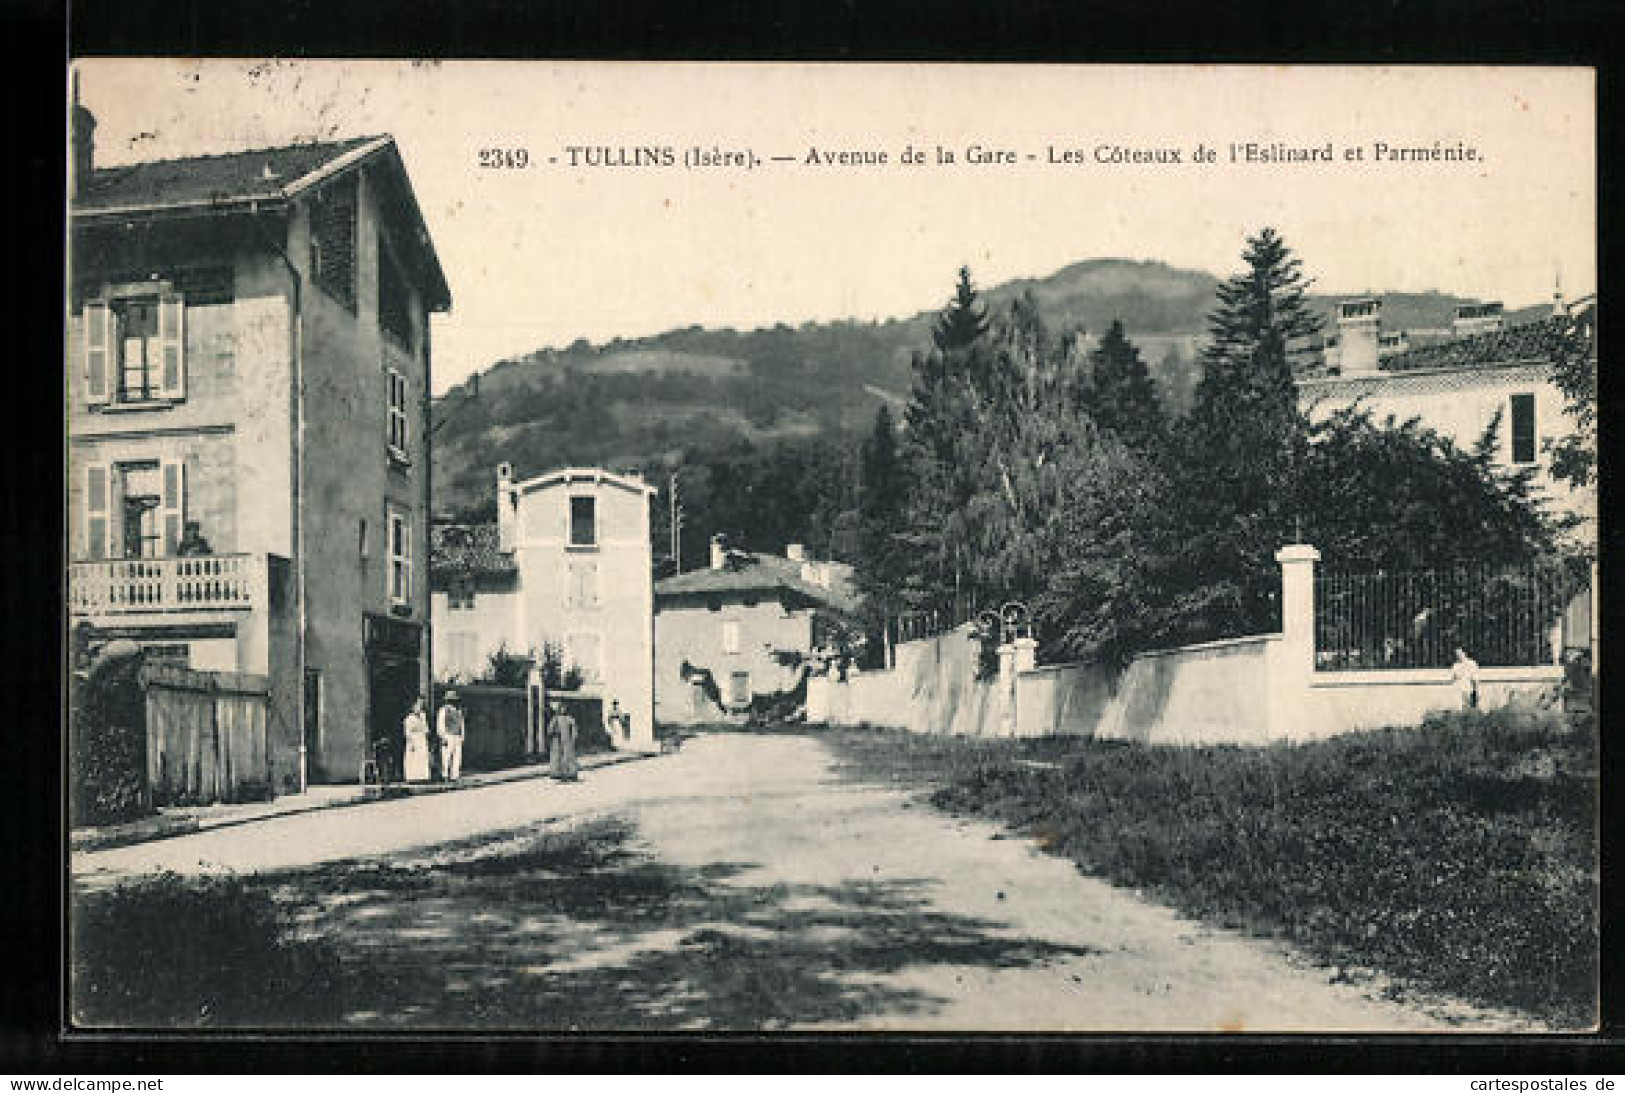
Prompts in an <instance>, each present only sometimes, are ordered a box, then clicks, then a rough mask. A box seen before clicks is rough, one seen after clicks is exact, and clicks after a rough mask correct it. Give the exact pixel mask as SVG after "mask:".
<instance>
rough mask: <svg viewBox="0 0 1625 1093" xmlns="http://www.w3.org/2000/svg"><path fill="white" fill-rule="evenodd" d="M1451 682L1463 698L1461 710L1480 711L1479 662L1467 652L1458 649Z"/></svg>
mask: <svg viewBox="0 0 1625 1093" xmlns="http://www.w3.org/2000/svg"><path fill="white" fill-rule="evenodd" d="M1450 680H1451V682H1452V683H1454V684H1455V685H1456V693H1457V694H1459V695H1460V696H1461V708H1462V709H1464V710H1476V709H1478V661H1476V660H1474V659H1473V658H1472V657H1470V656H1468V655H1467V650H1465V649H1462V648H1460V647H1459V646H1458V647H1457V649H1456V662H1455V663H1454V664H1452V665H1451V666H1450Z"/></svg>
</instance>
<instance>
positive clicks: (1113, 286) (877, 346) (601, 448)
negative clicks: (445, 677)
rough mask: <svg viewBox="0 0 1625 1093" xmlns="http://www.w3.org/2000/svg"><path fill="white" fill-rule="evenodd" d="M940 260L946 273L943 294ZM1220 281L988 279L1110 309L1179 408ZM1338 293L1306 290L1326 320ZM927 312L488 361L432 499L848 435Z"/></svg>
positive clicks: (1076, 317)
mask: <svg viewBox="0 0 1625 1093" xmlns="http://www.w3.org/2000/svg"><path fill="white" fill-rule="evenodd" d="M951 274H952V271H944V278H943V283H944V297H945V298H946V294H947V293H946V289H947V286H948V285H949V283H950V281H951ZM1216 287H1217V280H1216V279H1215V278H1214V277H1213V276H1212V275H1210V274H1207V273H1203V272H1200V271H1196V270H1184V269H1176V268H1174V267H1171V266H1168V265H1165V264H1163V263H1161V262H1142V261H1127V260H1123V259H1111V258H1106V259H1090V260H1087V261H1083V262H1077V263H1074V264H1073V265H1070V266H1067V267H1066V268H1064V269H1061V270H1058V271H1056V272H1055V273H1053V274H1050V275H1049V276H1047V277H1042V278H1036V279H1026V280H1017V281H1010V282H1007V283H1004V284H1001V285H996V286H992V287H990V288H986V289H984V296H985V297H986V299H987V300H988V303H989V306H990V307H991V308H993V309H1002V308H1005V307H1008V306H1009V304H1010V302H1011V301H1012V300H1014V299H1015V298H1016V297H1017V296H1018V295H1019V294H1021V293H1023V292H1027V291H1031V292H1032V293H1033V295H1034V296H1035V297H1036V298H1037V299H1038V302H1039V305H1040V307H1041V309H1042V312H1043V315H1044V317H1045V319H1046V321H1047V322H1048V323H1049V324H1050V326H1051V328H1052V329H1054V330H1056V331H1057V332H1064V331H1069V330H1078V329H1081V330H1083V331H1085V332H1087V333H1089V334H1092V335H1098V334H1099V332H1101V331H1102V330H1104V329H1105V328H1106V326H1107V325H1108V324H1110V323H1111V322H1112V321H1113V320H1114V319H1121V320H1122V321H1123V324H1124V326H1125V327H1126V328H1127V330H1128V333H1129V337H1130V338H1131V339H1132V340H1133V341H1134V342H1135V343H1136V344H1137V345H1139V347H1140V349H1141V353H1142V355H1143V357H1144V358H1145V360H1146V363H1147V364H1148V365H1149V366H1150V368H1151V371H1152V374H1153V376H1155V377H1156V379H1157V380H1158V382H1159V383H1160V385H1161V386H1162V389H1163V393H1164V395H1165V397H1166V399H1167V401H1168V403H1169V405H1171V406H1172V407H1174V408H1175V409H1179V410H1183V409H1184V408H1185V407H1186V406H1187V405H1188V404H1189V400H1190V396H1191V391H1192V389H1193V388H1194V386H1195V380H1196V376H1197V371H1198V370H1197V366H1196V356H1197V352H1198V350H1199V347H1200V343H1201V339H1202V334H1203V330H1204V327H1205V321H1206V319H1205V317H1206V315H1207V312H1208V310H1209V309H1210V308H1211V307H1212V304H1213V300H1214V293H1215V289H1216ZM1382 297H1383V301H1384V318H1385V322H1386V323H1387V324H1388V325H1390V326H1394V327H1439V326H1446V325H1448V323H1449V321H1450V317H1451V315H1452V314H1453V311H1454V309H1455V307H1456V305H1457V304H1459V303H1464V302H1469V301H1466V300H1464V299H1462V298H1460V297H1456V296H1450V295H1446V294H1443V293H1438V292H1430V293H1422V294H1398V293H1383V294H1382ZM1342 298H1343V297H1342V296H1322V297H1316V298H1314V303H1315V305H1316V307H1317V309H1318V310H1320V311H1322V312H1323V313H1324V314H1325V315H1326V316H1327V317H1328V319H1329V318H1330V317H1331V315H1332V314H1333V312H1334V311H1335V308H1336V305H1337V302H1338V301H1339V300H1340V299H1342ZM935 315H936V311H935V309H934V308H932V309H928V310H924V311H921V312H919V313H918V314H916V315H913V316H910V317H907V318H901V319H892V320H887V321H885V322H856V321H841V322H830V323H804V324H802V325H801V326H799V327H790V326H787V325H784V324H782V323H781V324H779V325H776V326H773V327H770V328H765V329H760V330H750V331H737V330H732V329H720V330H709V329H705V328H702V327H698V326H691V327H687V328H684V329H681V330H670V331H667V332H665V333H662V334H657V335H655V336H653V337H648V338H637V339H631V340H624V339H619V338H617V339H614V340H612V341H610V342H608V343H606V344H604V345H591V344H588V343H587V342H585V341H577V342H576V343H574V344H572V345H570V346H569V347H567V348H563V349H558V348H544V349H538V350H536V351H534V352H532V353H528V354H525V355H524V356H522V357H519V358H515V359H511V360H505V361H501V362H498V363H497V364H495V365H493V366H492V367H491V368H489V369H488V370H486V371H485V372H484V373H483V374H482V376H481V378H480V393H479V397H478V398H474V399H469V398H467V396H466V391H465V390H464V388H455V389H453V390H452V391H451V392H449V393H448V394H447V395H446V396H445V397H444V398H442V399H441V400H439V402H438V403H437V406H436V416H437V418H438V416H439V413H440V409H441V407H448V408H452V409H453V412H451V413H450V414H449V416H448V417H447V419H446V421H445V425H444V427H443V428H441V429H440V430H439V432H438V433H437V434H436V437H435V485H436V491H437V494H438V501H437V505H436V507H437V508H439V509H442V510H453V511H456V510H462V509H466V508H468V507H469V506H471V505H475V504H477V503H479V502H480V501H482V500H483V499H485V498H486V497H488V496H489V493H490V489H491V485H490V483H491V475H492V471H493V468H494V467H495V466H496V464H497V463H498V462H501V461H504V460H506V461H509V462H512V463H513V464H514V465H515V468H516V470H517V471H518V473H519V474H521V475H530V474H535V473H539V472H540V471H542V470H545V469H547V468H548V467H552V466H558V465H561V464H592V465H601V466H602V465H607V466H642V467H651V466H655V465H671V464H675V463H677V462H680V461H681V460H682V459H683V458H684V456H685V454H688V453H693V452H696V451H709V450H716V449H718V448H722V447H725V446H727V445H730V444H733V443H735V442H738V441H741V440H743V441H749V442H751V443H753V444H761V443H764V442H774V441H778V440H796V439H803V440H804V439H808V438H817V437H825V438H841V439H850V438H853V437H855V436H857V435H859V434H860V433H861V432H862V431H863V430H865V429H867V428H868V427H869V425H870V423H871V422H872V421H873V419H874V413H875V410H876V408H877V407H878V406H880V405H881V403H882V402H890V403H891V404H892V406H893V409H894V410H895V409H896V408H897V405H898V402H899V400H901V399H904V398H906V396H907V394H908V390H909V386H910V370H909V362H910V359H911V357H912V355H913V354H914V353H915V352H918V351H922V350H924V349H926V348H928V347H929V345H930V327H931V322H932V320H933V318H934V317H935Z"/></svg>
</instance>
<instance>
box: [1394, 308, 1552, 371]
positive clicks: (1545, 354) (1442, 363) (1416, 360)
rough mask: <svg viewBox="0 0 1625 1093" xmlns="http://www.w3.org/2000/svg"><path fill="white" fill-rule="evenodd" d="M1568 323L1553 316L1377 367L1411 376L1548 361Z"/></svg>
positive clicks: (1408, 353)
mask: <svg viewBox="0 0 1625 1093" xmlns="http://www.w3.org/2000/svg"><path fill="white" fill-rule="evenodd" d="M1568 323H1569V320H1568V318H1567V317H1566V316H1562V315H1553V316H1551V317H1550V318H1546V319H1540V320H1538V321H1536V322H1532V323H1523V324H1521V325H1519V326H1513V327H1508V328H1506V329H1505V330H1492V331H1489V332H1487V333H1484V334H1473V335H1469V336H1467V337H1464V338H1452V339H1450V340H1449V341H1443V342H1439V343H1437V344H1436V345H1422V346H1416V347H1414V348H1412V349H1406V350H1404V351H1402V352H1399V353H1393V354H1390V355H1389V356H1387V357H1384V358H1383V359H1382V361H1381V362H1380V363H1379V364H1378V366H1377V367H1378V368H1379V369H1380V370H1381V371H1384V372H1414V371H1419V370H1423V369H1428V370H1432V369H1443V368H1487V367H1491V366H1495V365H1502V364H1522V363H1527V362H1529V361H1549V360H1551V359H1552V358H1553V356H1555V355H1556V354H1557V352H1558V351H1559V349H1560V348H1561V346H1562V341H1563V336H1564V332H1565V330H1566V329H1567V327H1568Z"/></svg>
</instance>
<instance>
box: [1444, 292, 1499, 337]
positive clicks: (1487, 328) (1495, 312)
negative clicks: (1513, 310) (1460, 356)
mask: <svg viewBox="0 0 1625 1093" xmlns="http://www.w3.org/2000/svg"><path fill="white" fill-rule="evenodd" d="M1503 310H1504V309H1503V308H1502V307H1501V301H1500V300H1496V301H1494V302H1492V303H1488V304H1462V305H1461V306H1459V307H1457V308H1456V318H1455V320H1454V321H1453V322H1452V323H1451V324H1450V332H1451V333H1452V334H1455V335H1457V336H1458V337H1469V336H1471V335H1473V334H1489V333H1492V332H1494V331H1497V330H1500V329H1501V328H1502V327H1504V326H1505V325H1506V315H1505V314H1503Z"/></svg>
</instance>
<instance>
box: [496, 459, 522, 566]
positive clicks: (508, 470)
mask: <svg viewBox="0 0 1625 1093" xmlns="http://www.w3.org/2000/svg"><path fill="white" fill-rule="evenodd" d="M518 531H519V491H518V490H517V489H515V488H514V484H513V464H512V463H498V464H497V548H498V549H499V550H512V549H513V548H514V545H515V543H517V542H518V539H519V535H518Z"/></svg>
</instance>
